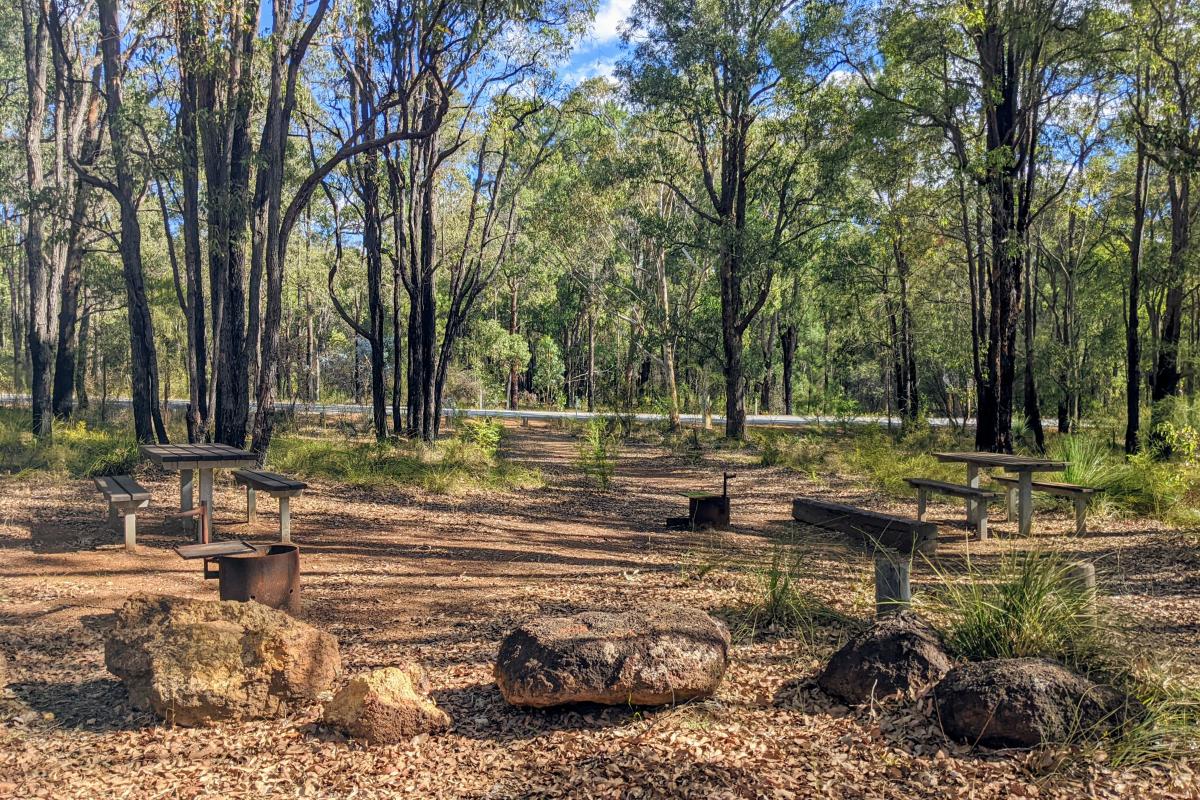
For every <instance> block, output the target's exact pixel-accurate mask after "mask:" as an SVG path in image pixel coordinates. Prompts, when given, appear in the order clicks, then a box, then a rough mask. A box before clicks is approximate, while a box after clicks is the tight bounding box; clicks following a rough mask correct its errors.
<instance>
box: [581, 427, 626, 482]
mask: <svg viewBox="0 0 1200 800" xmlns="http://www.w3.org/2000/svg"><path fill="white" fill-rule="evenodd" d="M620 431H621V424H620V422H615V421H613V420H611V419H608V418H605V417H592V418H591V419H589V420H588V421H587V423H586V424H585V425H584V426H583V431H582V434H581V437H580V439H579V456H578V458H577V459H576V463H577V464H578V465H579V468H580V469H581V470H582V471H583V473H584V474H585V475H587V476H588V477H589V478H591V479H592V480H594V481H596V484H597V485H598V486H599V487H600V488H601V489H607V488H608V486H609V484H610V483H611V482H612V476H613V472H614V471H615V470H616V464H617V451H618V449H619V448H620V444H621V436H620Z"/></svg>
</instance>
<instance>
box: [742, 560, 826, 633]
mask: <svg viewBox="0 0 1200 800" xmlns="http://www.w3.org/2000/svg"><path fill="white" fill-rule="evenodd" d="M799 568H800V562H799V559H798V558H797V557H796V556H795V555H794V554H793V553H791V552H790V551H789V550H788V549H787V548H785V547H776V548H775V550H774V552H773V553H772V554H771V562H770V564H768V565H767V566H765V567H763V568H762V569H761V570H760V571H759V572H758V574H757V575H756V582H757V586H756V591H755V596H754V600H753V602H752V603H751V604H750V605H749V606H748V607H747V608H746V611H745V616H744V622H743V625H742V629H741V630H740V631H739V634H740V635H742V636H753V635H754V634H755V633H757V632H761V631H773V632H779V633H785V634H788V635H791V636H796V637H798V638H800V639H801V640H802V641H804V642H805V643H807V644H809V645H811V644H813V643H814V642H815V641H816V638H817V637H816V630H817V628H818V627H820V626H822V625H829V624H847V623H849V618H848V617H846V616H845V615H843V614H840V613H839V612H837V611H835V610H834V609H833V608H831V607H830V606H828V605H827V604H825V603H823V602H822V601H821V600H819V599H817V598H815V597H813V596H812V595H809V594H806V593H805V592H803V591H802V590H801V589H800V587H799V586H798V585H797V581H796V575H797V573H798V571H799Z"/></svg>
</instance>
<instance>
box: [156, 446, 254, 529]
mask: <svg viewBox="0 0 1200 800" xmlns="http://www.w3.org/2000/svg"><path fill="white" fill-rule="evenodd" d="M141 453H142V457H143V458H147V459H149V460H150V461H153V462H154V463H155V464H157V465H158V466H160V467H162V468H163V469H165V470H168V471H170V472H178V473H179V510H180V511H191V510H192V507H193V506H192V495H193V489H194V481H195V476H196V475H195V474H196V472H197V471H198V472H199V473H200V502H201V503H205V504H207V506H208V516H209V525H210V527H211V525H212V513H213V502H212V496H213V470H217V469H240V468H242V467H253V466H255V465H257V463H258V459H257V458H256V457H255V455H254V454H253V453H251V452H250V451H248V450H241V449H239V448H236V447H231V446H230V445H227V444H144V445H142V447H141ZM196 525H197V527H199V525H200V521H199V520H197V521H196Z"/></svg>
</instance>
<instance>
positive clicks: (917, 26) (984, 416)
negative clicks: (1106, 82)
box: [855, 0, 1108, 451]
mask: <svg viewBox="0 0 1200 800" xmlns="http://www.w3.org/2000/svg"><path fill="white" fill-rule="evenodd" d="M878 12H879V13H878V37H877V38H876V39H875V40H873V41H872V42H871V43H870V44H869V45H868V46H867V54H866V55H864V56H861V57H860V58H858V59H856V60H855V63H856V66H857V67H858V70H859V74H860V75H861V76H862V77H863V79H864V80H865V81H866V83H867V85H868V86H869V87H870V88H871V90H872V91H873V92H874V93H875V94H876V95H877V96H879V97H881V98H883V99H885V100H887V101H890V102H891V103H892V104H893V105H894V107H895V108H896V109H897V111H898V112H899V113H901V114H902V116H903V117H904V119H905V120H906V121H907V122H908V123H909V124H914V125H922V126H931V127H933V128H935V129H937V130H940V131H941V132H942V134H943V136H944V138H945V142H946V148H947V155H948V156H949V159H950V160H951V163H952V164H953V165H954V166H955V168H956V169H957V171H958V175H959V179H960V181H961V186H960V198H961V201H962V204H963V240H964V245H965V248H966V251H967V270H968V274H969V276H970V278H971V286H972V291H971V297H970V300H971V303H972V309H973V313H972V335H973V341H974V343H975V350H976V352H977V353H978V355H976V357H975V382H976V385H977V391H978V395H979V409H978V414H977V426H976V435H975V439H976V446H977V447H979V448H980V449H983V450H997V451H1011V450H1012V446H1013V441H1012V413H1013V397H1014V391H1013V387H1014V383H1015V376H1016V361H1017V334H1018V331H1019V328H1020V323H1021V319H1022V316H1021V309H1022V303H1023V280H1024V273H1025V268H1026V258H1027V252H1028V247H1029V231H1030V229H1031V226H1032V225H1033V223H1034V221H1035V220H1036V218H1037V216H1038V215H1039V214H1040V213H1041V212H1042V211H1043V210H1044V209H1045V208H1046V207H1047V206H1048V205H1050V204H1051V203H1053V202H1055V201H1056V200H1057V198H1058V196H1059V194H1061V191H1062V185H1061V184H1059V185H1058V186H1056V187H1055V186H1052V187H1051V188H1050V190H1049V191H1040V188H1041V187H1040V186H1039V184H1040V182H1041V181H1042V180H1043V179H1044V178H1043V176H1042V174H1041V170H1040V169H1039V160H1038V159H1039V156H1040V155H1041V154H1042V151H1041V149H1040V148H1042V147H1043V145H1045V144H1046V139H1045V134H1046V131H1047V127H1048V120H1051V119H1053V118H1054V117H1055V116H1056V115H1057V114H1059V113H1061V111H1062V109H1063V108H1064V107H1065V106H1067V105H1068V104H1069V103H1070V102H1071V101H1072V99H1073V98H1074V96H1075V93H1076V92H1077V91H1078V90H1079V89H1080V88H1081V87H1083V86H1086V85H1087V84H1088V83H1089V82H1090V81H1091V80H1092V79H1093V76H1092V74H1091V73H1090V72H1089V67H1090V66H1091V65H1092V64H1093V63H1094V62H1093V55H1094V53H1095V51H1096V50H1097V49H1099V48H1100V47H1101V46H1102V45H1101V35H1100V34H1101V33H1102V27H1103V25H1104V24H1105V23H1106V22H1107V20H1108V17H1107V16H1106V14H1105V13H1104V9H1103V7H1102V4H1100V3H1098V2H1091V0H1085V2H1072V1H1070V0H986V2H983V3H980V4H975V5H963V4H961V3H957V2H942V0H905V2H901V3H897V4H890V3H889V4H886V5H884V4H880V5H879V6H878ZM976 191H978V192H979V193H981V194H982V196H983V202H982V203H981V204H980V207H979V208H978V209H977V213H976V216H975V217H974V220H971V219H970V216H971V212H970V209H969V208H968V202H969V199H970V198H971V197H973V196H974V195H975V193H976Z"/></svg>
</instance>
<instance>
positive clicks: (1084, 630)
mask: <svg viewBox="0 0 1200 800" xmlns="http://www.w3.org/2000/svg"><path fill="white" fill-rule="evenodd" d="M1070 567H1071V563H1070V562H1069V561H1067V560H1066V559H1065V558H1063V557H1062V556H1061V555H1058V554H1054V553H1044V552H1027V553H1021V554H1016V555H1008V556H1005V557H1004V558H1003V559H1002V560H1001V563H1000V568H999V570H998V572H997V573H996V574H994V575H984V574H983V573H981V572H979V571H977V570H975V569H971V568H968V569H967V571H966V572H965V573H964V574H961V575H952V574H950V573H948V572H945V571H942V570H939V569H937V568H934V573H935V575H936V577H937V583H938V585H937V586H936V588H935V590H934V592H933V594H932V595H931V596H927V597H926V599H925V605H926V606H927V608H928V609H929V610H930V611H931V612H932V613H933V615H934V617H935V618H936V619H939V620H941V622H942V629H943V633H944V635H945V639H946V644H947V646H948V647H949V648H950V649H951V651H952V652H953V653H954V654H955V655H957V656H959V657H961V658H965V659H968V660H972V661H981V660H985V659H992V658H1023V657H1041V658H1050V659H1054V660H1056V661H1059V662H1062V663H1063V664H1066V665H1067V666H1069V667H1071V668H1072V669H1074V670H1076V671H1078V672H1080V673H1082V674H1084V675H1087V676H1088V677H1089V678H1091V679H1092V680H1095V681H1097V682H1099V683H1103V684H1108V685H1111V686H1113V687H1115V688H1117V689H1119V690H1120V691H1123V692H1125V693H1126V694H1127V695H1128V696H1130V697H1131V698H1133V699H1134V700H1135V701H1137V702H1138V703H1140V704H1141V706H1142V709H1137V708H1136V707H1131V709H1130V710H1131V711H1132V712H1133V713H1131V714H1130V719H1129V721H1128V724H1127V725H1125V726H1124V727H1123V728H1122V729H1121V730H1120V731H1118V732H1117V733H1116V734H1115V735H1114V736H1112V737H1110V738H1109V739H1108V740H1106V741H1101V742H1097V743H1094V744H1093V745H1092V746H1093V747H1095V748H1103V749H1104V750H1105V753H1106V758H1107V760H1108V761H1109V762H1110V763H1112V764H1114V765H1115V766H1130V765H1134V764H1140V763H1146V762H1152V761H1169V760H1172V759H1176V758H1179V757H1181V756H1185V755H1189V754H1194V753H1195V750H1196V741H1197V733H1198V732H1200V689H1198V688H1197V687H1196V686H1194V685H1190V684H1188V683H1186V682H1184V681H1183V680H1182V679H1181V677H1180V673H1179V670H1178V669H1176V668H1175V667H1174V666H1173V665H1171V664H1169V663H1166V662H1163V661H1162V660H1161V659H1160V658H1159V656H1158V655H1157V654H1154V653H1147V652H1146V651H1144V650H1142V649H1140V648H1138V647H1136V645H1135V644H1134V643H1132V642H1129V641H1127V640H1126V638H1125V637H1124V635H1123V632H1122V630H1121V627H1120V626H1119V625H1118V624H1117V621H1116V618H1115V616H1114V612H1113V610H1112V609H1111V608H1109V607H1108V606H1106V605H1105V604H1104V602H1103V599H1102V598H1096V597H1094V596H1092V595H1089V593H1088V592H1086V591H1085V590H1084V589H1083V587H1081V586H1080V585H1079V584H1078V583H1076V582H1075V581H1073V580H1071V578H1070V574H1069V571H1070ZM1092 733H1094V732H1093V731H1079V732H1078V735H1079V737H1080V738H1081V739H1083V738H1089V737H1090V736H1091V734H1092Z"/></svg>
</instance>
